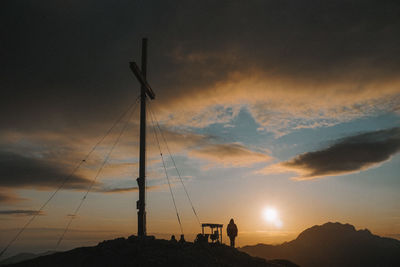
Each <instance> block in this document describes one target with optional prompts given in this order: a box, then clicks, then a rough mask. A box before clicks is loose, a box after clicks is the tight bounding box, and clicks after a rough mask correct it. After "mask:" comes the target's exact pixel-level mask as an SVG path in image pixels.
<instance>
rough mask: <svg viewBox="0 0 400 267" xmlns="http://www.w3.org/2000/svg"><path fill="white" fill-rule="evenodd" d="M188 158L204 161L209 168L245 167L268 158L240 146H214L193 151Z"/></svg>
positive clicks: (268, 157)
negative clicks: (219, 165) (222, 166)
mask: <svg viewBox="0 0 400 267" xmlns="http://www.w3.org/2000/svg"><path fill="white" fill-rule="evenodd" d="M189 156H193V157H197V158H200V159H205V160H207V161H209V162H210V165H209V166H213V165H217V164H222V165H224V166H233V167H245V166H251V165H253V164H255V163H259V162H266V161H269V160H270V159H271V157H270V156H268V155H266V154H264V153H260V152H255V151H252V150H250V149H248V148H246V147H245V146H243V145H241V144H237V143H235V144H214V145H207V146H205V147H202V148H199V149H194V150H192V151H191V152H190V153H189Z"/></svg>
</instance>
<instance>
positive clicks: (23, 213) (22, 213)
mask: <svg viewBox="0 0 400 267" xmlns="http://www.w3.org/2000/svg"><path fill="white" fill-rule="evenodd" d="M0 215H14V216H32V215H39V216H43V215H45V213H44V212H43V211H41V212H39V213H38V211H37V210H0Z"/></svg>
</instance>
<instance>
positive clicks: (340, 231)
mask: <svg viewBox="0 0 400 267" xmlns="http://www.w3.org/2000/svg"><path fill="white" fill-rule="evenodd" d="M241 250H242V251H244V252H247V253H249V254H250V255H252V256H257V257H263V258H266V259H271V258H285V259H288V260H290V261H292V262H294V263H296V264H299V265H300V266H305V267H307V266H312V267H314V266H315V267H316V266H352V267H354V266H363V267H365V266H400V241H399V240H396V239H391V238H385V237H380V236H377V235H374V234H372V233H371V232H370V231H369V230H368V229H363V230H356V229H355V227H354V226H353V225H351V224H342V223H339V222H328V223H325V224H323V225H315V226H313V227H310V228H308V229H306V230H304V231H303V232H302V233H300V234H299V236H298V237H297V238H296V239H295V240H293V241H290V242H285V243H283V244H281V245H276V246H270V245H261V244H259V245H256V246H247V247H243V248H241Z"/></svg>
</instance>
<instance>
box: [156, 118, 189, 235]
mask: <svg viewBox="0 0 400 267" xmlns="http://www.w3.org/2000/svg"><path fill="white" fill-rule="evenodd" d="M150 118H151V124H152V125H153V130H154V131H153V132H154V136H155V139H156V141H157V145H158V149H159V150H160V156H161V160H162V164H163V167H164V171H165V177H166V178H167V181H168V187H169V191H170V193H171V197H172V202H173V203H174V208H175V212H176V217H177V218H178V223H179V227H180V229H181V233H182V235H183V227H182V223H181V219H180V218H179V213H178V208H177V207H176V202H175V197H174V194H173V192H172V188H171V182H170V180H169V177H168V172H167V168H166V166H165V161H164V156H163V154H162V151H161V145H160V142H159V139H158V136H157V131H156V127H155V125H154V120H153V117H152V116H151V115H150Z"/></svg>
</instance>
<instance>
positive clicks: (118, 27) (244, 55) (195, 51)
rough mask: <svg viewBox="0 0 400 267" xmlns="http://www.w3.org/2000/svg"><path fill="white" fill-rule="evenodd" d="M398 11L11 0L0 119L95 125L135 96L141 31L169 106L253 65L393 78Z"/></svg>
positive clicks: (37, 125)
mask: <svg viewBox="0 0 400 267" xmlns="http://www.w3.org/2000/svg"><path fill="white" fill-rule="evenodd" d="M399 11H400V4H399V3H398V1H365V0H363V1H361V0H359V1H355V0H353V1H336V0H335V1H333V0H331V1H329V0H328V1H310V0H308V1H288V0H286V1H285V0H284V1H246V3H244V2H243V1H68V2H63V3H61V2H54V1H40V2H39V3H38V2H37V1H23V2H20V1H7V3H6V4H4V5H3V7H2V10H1V11H0V12H1V24H0V25H1V26H0V27H1V31H2V36H3V38H2V41H1V43H0V57H1V61H2V64H1V66H0V68H1V73H2V75H1V81H0V86H1V88H2V97H1V100H0V112H1V114H2V116H1V118H0V125H1V128H3V129H14V130H21V131H27V130H29V131H32V130H39V129H40V130H43V129H50V130H53V131H62V130H65V129H69V130H71V129H75V130H78V129H79V130H80V131H91V132H93V133H95V132H96V130H97V129H98V127H100V125H102V124H103V123H106V122H107V121H109V120H111V119H113V118H115V115H116V114H117V113H118V112H119V111H120V110H121V109H123V107H125V106H126V105H127V104H128V102H130V99H131V100H133V99H134V98H135V96H136V95H137V89H138V86H137V82H136V81H135V79H134V78H133V75H132V74H131V73H130V70H129V68H128V61H130V60H132V59H139V58H140V56H139V52H140V47H139V46H140V39H141V37H143V36H148V37H149V39H150V48H149V50H150V51H151V52H150V54H149V79H150V81H151V83H152V84H153V87H154V88H157V90H156V91H157V92H156V93H157V97H158V99H161V102H162V103H164V104H165V105H167V104H168V103H169V102H170V101H175V100H179V99H180V97H184V96H190V95H192V94H196V93H198V90H199V88H207V87H210V86H211V87H212V86H213V85H214V84H215V83H217V82H219V81H224V80H226V79H228V78H227V77H228V76H229V75H230V74H231V73H232V72H245V73H247V72H251V70H252V69H257V70H259V69H261V70H263V71H267V72H269V73H272V74H274V75H275V76H276V77H284V78H287V79H292V80H296V81H297V80H298V81H299V82H300V81H302V80H309V79H313V80H315V81H324V82H329V81H337V80H342V79H344V80H362V81H363V83H365V82H367V81H368V80H373V81H379V80H383V79H386V80H390V79H392V78H393V77H395V76H396V75H397V73H398V71H399V69H400V63H399V62H400V58H399V57H400V50H399V49H400V37H399V36H400V20H399V19H398V17H399V14H400V13H399ZM360 87H362V85H361V86H360ZM351 90H361V89H360V88H352V89H351ZM221 101H223V100H221Z"/></svg>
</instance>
